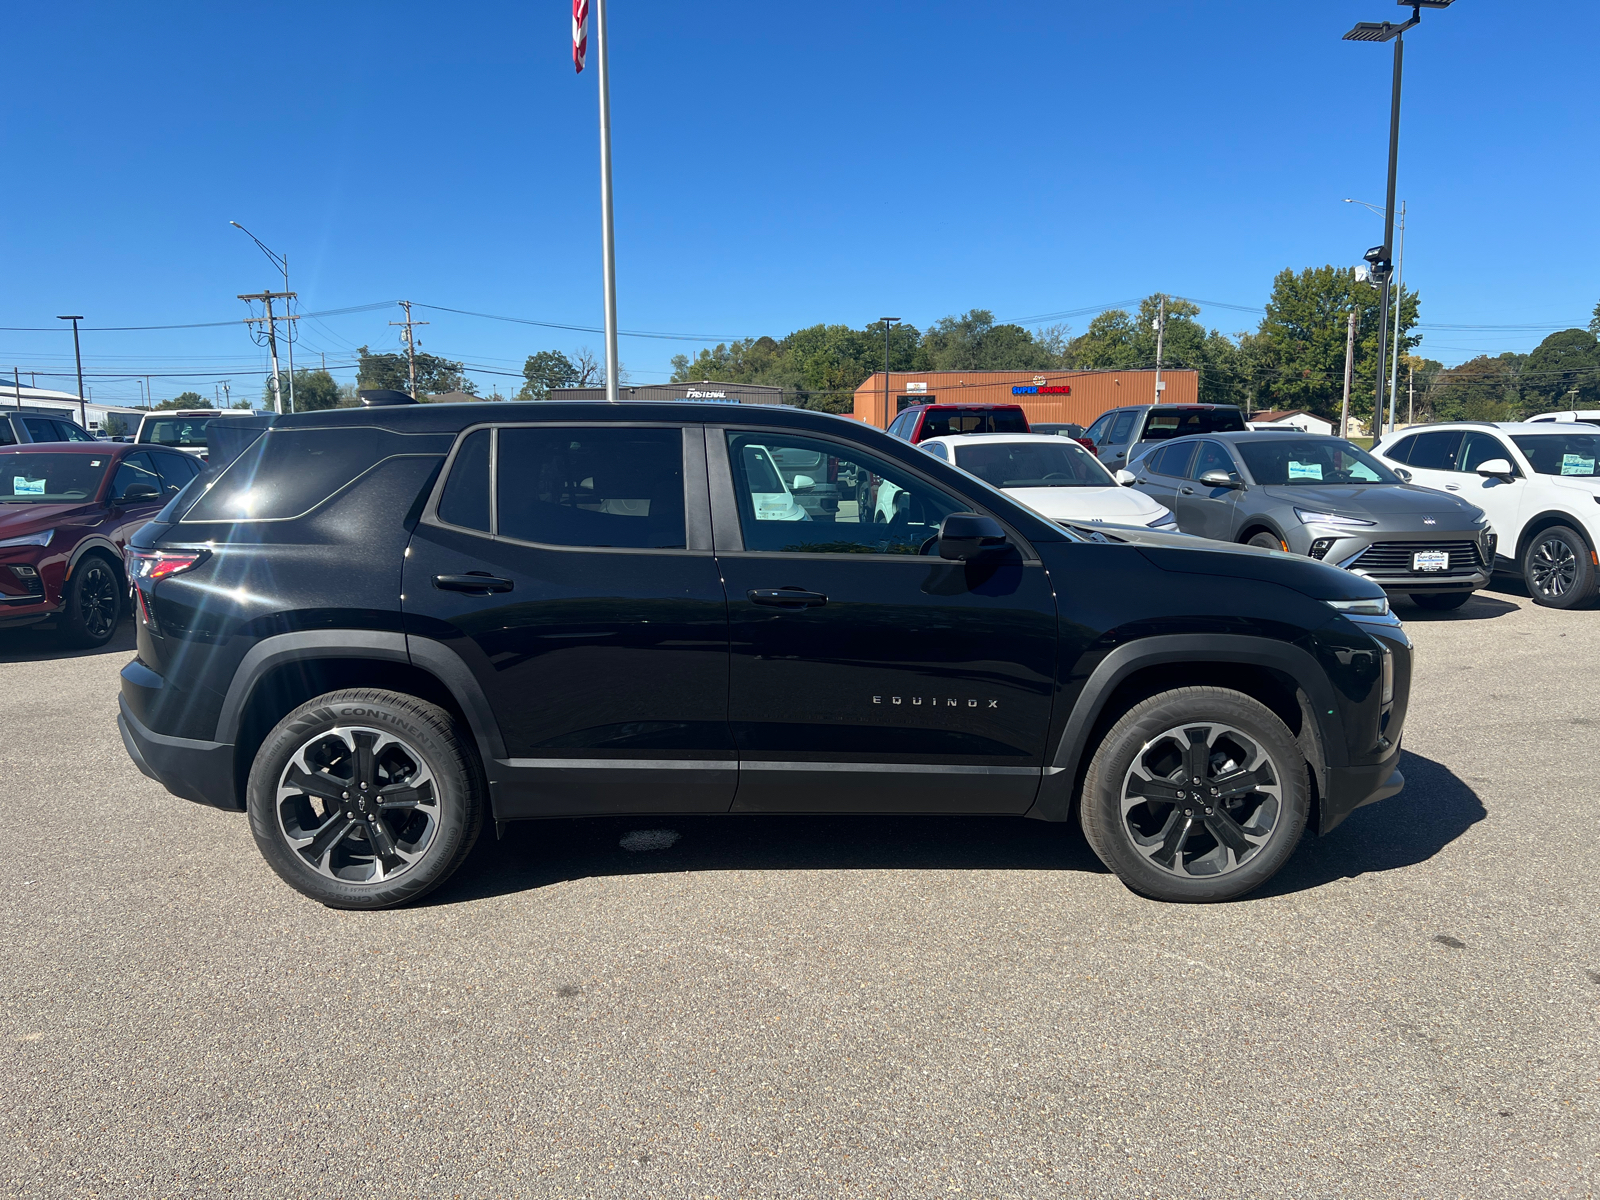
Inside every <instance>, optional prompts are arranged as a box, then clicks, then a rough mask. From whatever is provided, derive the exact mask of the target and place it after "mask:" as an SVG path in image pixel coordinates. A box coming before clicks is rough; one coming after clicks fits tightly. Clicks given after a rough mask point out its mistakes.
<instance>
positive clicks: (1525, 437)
mask: <svg viewBox="0 0 1600 1200" xmlns="http://www.w3.org/2000/svg"><path fill="white" fill-rule="evenodd" d="M1511 440H1512V441H1513V442H1515V443H1516V444H1517V449H1518V450H1521V451H1522V453H1523V454H1525V455H1527V457H1528V462H1529V463H1530V464H1532V466H1533V469H1534V470H1535V471H1537V472H1538V473H1539V474H1541V475H1576V476H1578V477H1580V478H1583V479H1592V478H1594V477H1595V475H1596V471H1595V464H1596V463H1597V462H1600V433H1520V434H1515V435H1513V437H1512V438H1511Z"/></svg>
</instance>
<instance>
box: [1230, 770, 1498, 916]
mask: <svg viewBox="0 0 1600 1200" xmlns="http://www.w3.org/2000/svg"><path fill="white" fill-rule="evenodd" d="M1400 771H1401V773H1402V774H1403V775H1404V776H1405V777H1406V787H1405V791H1403V792H1401V793H1400V794H1399V795H1398V796H1391V797H1390V798H1389V799H1387V800H1382V801H1379V802H1378V803H1377V804H1371V805H1368V806H1367V807H1366V808H1358V809H1356V811H1355V812H1353V813H1351V814H1350V816H1349V817H1348V818H1347V819H1346V820H1345V822H1344V824H1342V825H1340V826H1339V827H1338V828H1337V829H1335V830H1334V831H1333V832H1332V833H1330V834H1329V835H1328V836H1327V837H1312V836H1310V835H1309V834H1308V835H1307V836H1306V838H1305V840H1304V841H1302V842H1301V843H1300V849H1299V850H1298V851H1297V852H1296V853H1295V855H1294V857H1293V858H1291V859H1290V860H1289V862H1288V863H1287V865H1285V866H1284V868H1283V870H1281V871H1279V872H1278V874H1277V875H1276V876H1274V877H1273V878H1272V879H1271V880H1269V881H1268V882H1267V885H1266V886H1265V887H1263V888H1261V889H1260V890H1259V891H1255V892H1252V893H1250V895H1249V896H1247V897H1245V899H1247V900H1258V899H1265V898H1266V897H1269V896H1281V895H1284V894H1285V893H1289V892H1304V891H1309V890H1311V889H1312V888H1317V887H1321V886H1322V885H1323V884H1325V883H1332V882H1333V881H1334V880H1336V879H1353V878H1355V877H1356V876H1357V875H1368V874H1371V873H1373V872H1375V871H1393V870H1396V869H1398V868H1400V867H1410V866H1415V865H1416V864H1417V863H1420V862H1425V861H1427V860H1428V859H1430V858H1432V857H1433V856H1434V855H1435V854H1438V853H1439V851H1441V850H1443V849H1444V848H1445V847H1446V846H1448V845H1449V844H1450V843H1451V842H1453V841H1455V840H1456V839H1457V838H1458V837H1460V836H1461V835H1462V834H1464V833H1466V831H1467V830H1469V829H1471V828H1472V827H1473V826H1474V825H1476V824H1477V823H1478V822H1479V821H1481V820H1483V819H1484V817H1486V816H1488V812H1487V811H1486V810H1485V809H1484V807H1483V801H1481V800H1479V799H1478V793H1477V792H1475V791H1473V790H1472V789H1471V788H1470V787H1468V786H1467V785H1466V784H1465V783H1464V782H1462V780H1461V779H1460V778H1458V777H1457V776H1456V774H1455V773H1454V772H1453V771H1451V770H1450V768H1448V767H1446V766H1444V765H1442V764H1440V763H1436V762H1434V761H1433V760H1432V759H1431V758H1423V757H1422V756H1421V755H1419V754H1412V753H1410V752H1409V751H1408V752H1405V753H1402V754H1401V756H1400Z"/></svg>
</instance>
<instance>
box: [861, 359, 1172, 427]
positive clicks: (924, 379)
mask: <svg viewBox="0 0 1600 1200" xmlns="http://www.w3.org/2000/svg"><path fill="white" fill-rule="evenodd" d="M1158 395H1159V401H1160V403H1162V404H1194V403H1196V402H1197V401H1198V399H1199V396H1200V374H1199V372H1198V371H1192V370H1175V371H1162V372H1161V388H1160V390H1159V393H1158V391H1157V388H1156V372H1155V371H920V372H912V371H894V372H891V373H890V375H889V380H888V386H887V387H885V386H884V375H883V372H882V371H875V372H873V374H872V377H871V378H870V379H868V380H867V381H866V382H865V383H863V384H862V385H861V386H860V387H858V388H857V389H856V395H855V416H856V418H857V419H858V420H861V421H865V422H866V423H867V424H868V425H876V426H877V427H878V428H879V429H885V428H887V427H888V425H889V422H890V421H892V420H894V419H895V417H896V416H897V415H898V414H899V413H900V412H902V411H903V410H905V409H906V408H908V407H909V406H910V405H913V404H1020V405H1022V408H1023V411H1024V412H1026V413H1027V414H1028V420H1029V421H1030V422H1034V421H1054V422H1068V421H1073V422H1076V423H1077V424H1079V425H1088V424H1089V423H1090V422H1091V421H1093V420H1094V419H1095V418H1096V417H1098V416H1099V415H1100V414H1101V413H1103V412H1107V411H1108V410H1110V409H1113V408H1120V407H1122V406H1123V405H1125V404H1155V403H1157V397H1158Z"/></svg>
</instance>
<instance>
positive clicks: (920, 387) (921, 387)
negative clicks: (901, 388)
mask: <svg viewBox="0 0 1600 1200" xmlns="http://www.w3.org/2000/svg"><path fill="white" fill-rule="evenodd" d="M927 390H928V385H927V384H925V383H908V384H906V391H908V392H925V391H927Z"/></svg>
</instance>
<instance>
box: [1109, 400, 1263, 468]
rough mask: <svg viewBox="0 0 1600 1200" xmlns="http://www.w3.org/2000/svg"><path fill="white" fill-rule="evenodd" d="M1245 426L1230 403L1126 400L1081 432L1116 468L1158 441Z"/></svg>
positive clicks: (1238, 428)
mask: <svg viewBox="0 0 1600 1200" xmlns="http://www.w3.org/2000/svg"><path fill="white" fill-rule="evenodd" d="M1246 428H1247V426H1246V425H1245V423H1244V414H1243V413H1242V412H1240V411H1239V410H1238V408H1236V407H1235V406H1234V405H1232V404H1128V405H1124V406H1123V407H1121V408H1113V409H1112V410H1111V411H1110V412H1108V413H1102V414H1101V415H1100V417H1099V419H1098V420H1096V421H1095V423H1094V424H1093V425H1091V426H1089V430H1088V432H1087V433H1085V434H1084V435H1083V436H1084V439H1085V440H1086V441H1090V442H1093V443H1094V453H1095V456H1096V457H1097V458H1099V460H1100V461H1101V462H1102V463H1104V464H1105V466H1106V469H1107V470H1110V471H1115V470H1117V469H1119V468H1121V467H1125V466H1127V465H1128V464H1129V463H1131V462H1132V461H1133V460H1134V459H1136V458H1138V457H1139V456H1140V455H1141V454H1143V453H1145V452H1146V451H1148V450H1149V449H1150V447H1151V446H1153V445H1155V444H1156V443H1157V442H1165V441H1170V440H1171V439H1173V438H1177V437H1184V436H1186V435H1188V434H1192V433H1225V432H1229V431H1231V430H1236V429H1237V430H1240V431H1243V430H1244V429H1246Z"/></svg>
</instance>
